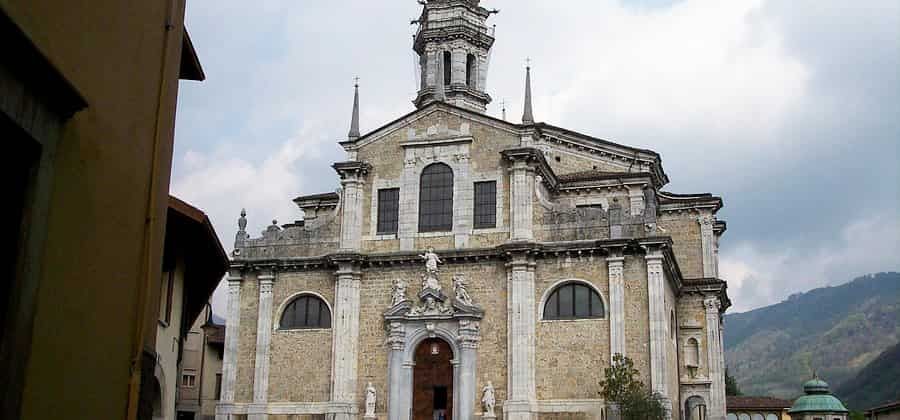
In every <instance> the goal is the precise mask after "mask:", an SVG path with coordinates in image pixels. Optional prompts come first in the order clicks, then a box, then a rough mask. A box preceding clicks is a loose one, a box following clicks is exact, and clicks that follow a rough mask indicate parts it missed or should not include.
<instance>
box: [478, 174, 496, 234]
mask: <svg viewBox="0 0 900 420" xmlns="http://www.w3.org/2000/svg"><path fill="white" fill-rule="evenodd" d="M496 226H497V182H496V181H488V182H476V183H475V228H476V229H484V228H492V227H496Z"/></svg>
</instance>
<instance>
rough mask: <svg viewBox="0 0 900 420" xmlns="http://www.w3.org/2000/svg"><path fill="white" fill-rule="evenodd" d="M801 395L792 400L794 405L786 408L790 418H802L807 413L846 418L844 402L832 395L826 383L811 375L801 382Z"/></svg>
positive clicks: (846, 411)
mask: <svg viewBox="0 0 900 420" xmlns="http://www.w3.org/2000/svg"><path fill="white" fill-rule="evenodd" d="M803 392H804V393H805V394H806V395H803V396H802V397H800V398H797V400H796V401H794V405H793V406H792V407H791V409H790V410H788V413H790V415H791V418H792V419H804V418H806V417H805V416H806V415H807V414H808V415H813V414H816V415H823V414H824V415H828V416H837V417H836V418H840V419H846V418H847V413H848V410H847V408H846V407H844V404H843V403H841V401H840V400H839V399H837V398H835V397H834V396H833V395H831V391H830V389H829V387H828V383H827V382H825V381H823V380H821V379H819V378H818V377H813V378H812V379H811V380H809V381H806V383H804V384H803Z"/></svg>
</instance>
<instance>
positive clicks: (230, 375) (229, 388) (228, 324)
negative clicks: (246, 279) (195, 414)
mask: <svg viewBox="0 0 900 420" xmlns="http://www.w3.org/2000/svg"><path fill="white" fill-rule="evenodd" d="M241 281H243V277H242V276H241V273H240V272H239V271H237V270H232V271H231V272H230V273H228V277H227V282H228V298H227V299H228V300H227V309H226V316H225V352H224V354H223V356H222V394H221V398H220V400H219V404H232V403H234V383H235V378H236V376H237V354H238V336H239V335H240V324H241ZM231 418H232V416H231V415H230V414H219V407H217V408H216V420H230V419H231Z"/></svg>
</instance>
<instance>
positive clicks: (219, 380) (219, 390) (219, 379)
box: [216, 373, 222, 400]
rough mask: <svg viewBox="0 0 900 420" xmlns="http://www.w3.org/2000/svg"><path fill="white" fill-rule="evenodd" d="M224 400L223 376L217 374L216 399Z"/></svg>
mask: <svg viewBox="0 0 900 420" xmlns="http://www.w3.org/2000/svg"><path fill="white" fill-rule="evenodd" d="M221 398H222V374H221V373H217V374H216V399H217V400H218V399H221Z"/></svg>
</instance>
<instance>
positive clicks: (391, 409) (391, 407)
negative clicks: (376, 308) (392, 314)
mask: <svg viewBox="0 0 900 420" xmlns="http://www.w3.org/2000/svg"><path fill="white" fill-rule="evenodd" d="M387 344H388V345H389V346H390V347H389V350H388V390H387V398H388V400H387V401H388V407H387V408H388V420H405V419H407V418H408V417H409V408H408V407H406V406H405V404H404V401H406V400H407V398H405V396H407V395H410V396H411V395H412V388H411V386H412V385H409V386H408V387H407V386H404V383H405V382H406V377H407V376H408V375H406V373H407V372H406V367H405V366H403V353H404V351H405V350H406V330H405V328H404V327H403V324H400V323H399V322H392V323H391V326H390V332H389V333H388V339H387Z"/></svg>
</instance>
